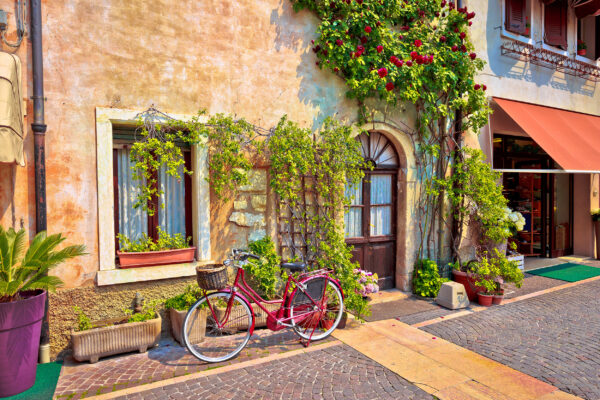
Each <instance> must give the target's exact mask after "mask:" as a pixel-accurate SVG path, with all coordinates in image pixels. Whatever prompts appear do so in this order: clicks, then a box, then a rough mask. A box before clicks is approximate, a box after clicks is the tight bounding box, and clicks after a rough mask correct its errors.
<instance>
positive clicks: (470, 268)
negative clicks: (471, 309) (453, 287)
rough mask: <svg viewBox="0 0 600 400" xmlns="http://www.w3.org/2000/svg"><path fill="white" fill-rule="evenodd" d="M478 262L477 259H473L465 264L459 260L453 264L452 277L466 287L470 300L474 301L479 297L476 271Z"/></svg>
mask: <svg viewBox="0 0 600 400" xmlns="http://www.w3.org/2000/svg"><path fill="white" fill-rule="evenodd" d="M476 263H477V261H476V260H471V261H469V262H467V263H465V264H461V263H460V262H459V261H456V262H454V263H452V264H451V265H452V279H453V280H454V282H458V283H461V284H462V285H463V286H464V287H465V292H466V293H467V297H468V298H469V301H474V300H475V299H476V298H477V287H476V286H475V281H476V274H475V272H474V268H475V265H476Z"/></svg>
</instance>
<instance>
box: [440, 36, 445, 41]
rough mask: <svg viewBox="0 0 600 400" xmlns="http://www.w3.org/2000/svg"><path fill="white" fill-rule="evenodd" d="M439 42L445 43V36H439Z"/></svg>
mask: <svg viewBox="0 0 600 400" xmlns="http://www.w3.org/2000/svg"><path fill="white" fill-rule="evenodd" d="M440 42H442V43H444V42H446V36H444V35H442V36H440Z"/></svg>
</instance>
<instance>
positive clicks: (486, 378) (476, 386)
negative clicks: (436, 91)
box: [334, 313, 560, 400]
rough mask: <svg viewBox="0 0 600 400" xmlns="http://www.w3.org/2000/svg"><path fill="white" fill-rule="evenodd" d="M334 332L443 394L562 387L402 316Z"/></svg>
mask: <svg viewBox="0 0 600 400" xmlns="http://www.w3.org/2000/svg"><path fill="white" fill-rule="evenodd" d="M479 314H485V313H479ZM334 335H335V337H336V338H338V339H339V340H341V341H342V342H344V343H346V344H348V345H349V346H352V347H353V348H354V349H356V350H358V351H360V352H361V353H362V354H364V355H366V356H368V357H369V358H371V359H373V360H375V361H377V362H378V363H380V364H381V365H383V366H385V367H387V368H389V369H390V370H392V371H394V372H396V373H397V374H399V375H400V376H402V377H403V378H405V379H407V380H408V381H409V382H412V383H414V384H415V385H416V386H418V387H420V388H421V389H423V390H424V391H426V392H428V393H430V394H432V395H434V396H435V397H437V398H443V399H453V400H459V399H460V400H464V399H469V398H471V399H503V400H534V399H535V400H539V399H541V398H543V397H544V396H548V395H549V394H551V393H553V392H556V391H557V390H558V389H557V388H556V387H554V386H553V385H550V384H548V383H546V382H542V381H540V380H538V379H535V378H533V377H531V376H528V375H526V374H524V373H522V372H519V371H517V370H514V369H512V368H510V367H507V366H505V365H502V364H500V363H498V362H496V361H493V360H491V359H489V358H486V357H483V356H481V355H479V354H476V353H474V352H472V351H469V350H467V349H464V348H461V347H459V346H457V345H455V344H453V343H450V342H448V341H446V340H443V339H440V338H438V337H437V336H432V335H431V334H428V333H427V332H424V331H420V330H418V329H416V328H413V327H411V326H408V325H406V324H403V323H401V322H399V321H397V320H386V321H377V322H373V323H370V324H365V325H362V326H360V327H359V328H355V329H348V330H344V331H335V332H334ZM557 398H560V397H557Z"/></svg>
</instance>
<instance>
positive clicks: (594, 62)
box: [575, 55, 598, 66]
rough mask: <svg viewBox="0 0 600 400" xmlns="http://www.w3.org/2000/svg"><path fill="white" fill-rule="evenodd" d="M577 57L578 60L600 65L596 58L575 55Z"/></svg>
mask: <svg viewBox="0 0 600 400" xmlns="http://www.w3.org/2000/svg"><path fill="white" fill-rule="evenodd" d="M575 59H576V60H577V61H581V62H582V63H586V64H590V65H595V66H598V63H597V62H596V61H595V60H593V59H591V58H587V57H586V56H580V55H575Z"/></svg>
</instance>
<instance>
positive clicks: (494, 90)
mask: <svg viewBox="0 0 600 400" xmlns="http://www.w3.org/2000/svg"><path fill="white" fill-rule="evenodd" d="M463 3H464V4H465V5H466V6H468V8H469V11H474V12H475V13H476V17H475V18H474V19H473V20H472V21H473V26H472V27H471V38H472V40H473V43H474V45H475V49H476V52H477V56H478V57H480V58H482V59H483V60H485V61H486V62H487V63H488V64H487V66H486V67H485V69H484V71H483V72H482V73H481V74H480V77H479V80H480V81H481V83H484V84H486V85H487V87H488V90H487V93H488V95H489V96H496V97H504V98H507V99H513V100H518V101H524V102H529V103H534V104H540V105H544V106H548V107H556V108H563V109H566V110H573V111H579V112H583V113H588V114H594V115H600V89H599V87H598V86H599V85H598V84H594V83H593V82H591V81H587V80H585V79H582V78H578V77H573V76H570V75H565V74H564V73H562V72H557V71H555V70H553V69H549V68H545V67H541V66H536V65H531V64H528V63H524V62H522V61H517V60H514V59H512V58H509V57H507V56H503V55H502V54H501V52H500V46H501V44H502V40H503V38H502V36H501V32H502V29H500V28H501V26H502V25H503V21H502V5H503V4H504V3H503V0H465V1H463ZM531 3H532V6H533V17H534V18H533V20H532V23H531V33H532V37H533V40H534V42H536V43H537V42H540V41H542V5H541V4H542V3H541V2H539V1H532V2H531ZM571 12H572V11H571ZM568 35H569V53H573V52H574V51H575V48H574V46H575V35H576V27H575V26H574V24H573V23H572V21H571V23H570V25H569V28H568Z"/></svg>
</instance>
